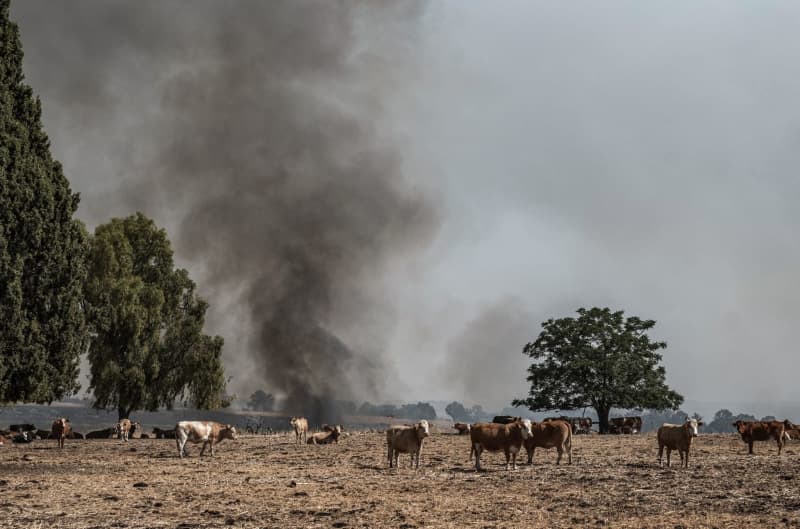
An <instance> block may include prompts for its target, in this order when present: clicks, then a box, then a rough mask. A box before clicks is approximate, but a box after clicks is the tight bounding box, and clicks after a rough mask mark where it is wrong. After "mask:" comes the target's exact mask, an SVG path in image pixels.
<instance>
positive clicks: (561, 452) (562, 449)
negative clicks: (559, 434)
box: [556, 446, 564, 465]
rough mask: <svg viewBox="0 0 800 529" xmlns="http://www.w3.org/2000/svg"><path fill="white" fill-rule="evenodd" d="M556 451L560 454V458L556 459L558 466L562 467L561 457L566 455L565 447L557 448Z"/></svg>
mask: <svg viewBox="0 0 800 529" xmlns="http://www.w3.org/2000/svg"><path fill="white" fill-rule="evenodd" d="M556 451H557V452H558V457H556V465H560V464H561V456H563V455H564V447H563V446H557V447H556Z"/></svg>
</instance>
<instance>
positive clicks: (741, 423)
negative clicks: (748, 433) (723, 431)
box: [733, 420, 746, 433]
mask: <svg viewBox="0 0 800 529" xmlns="http://www.w3.org/2000/svg"><path fill="white" fill-rule="evenodd" d="M733 427H734V428H736V431H737V432H739V433H744V432H745V429H746V428H745V422H744V421H741V420H739V421H736V422H735V423H733Z"/></svg>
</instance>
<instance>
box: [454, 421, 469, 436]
mask: <svg viewBox="0 0 800 529" xmlns="http://www.w3.org/2000/svg"><path fill="white" fill-rule="evenodd" d="M471 428H472V427H471V426H470V425H469V424H468V423H465V422H457V423H455V424H454V425H453V429H454V430H457V431H458V435H467V434H468V433H469V431H470V429H471Z"/></svg>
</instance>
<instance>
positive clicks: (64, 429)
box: [50, 417, 72, 448]
mask: <svg viewBox="0 0 800 529" xmlns="http://www.w3.org/2000/svg"><path fill="white" fill-rule="evenodd" d="M70 431H72V427H71V426H70V424H69V419H65V418H64V417H61V418H58V419H56V420H55V421H53V426H52V427H51V428H50V432H51V435H52V436H53V437H54V438H55V439H57V440H58V447H59V448H64V439H66V438H67V437H69V434H70Z"/></svg>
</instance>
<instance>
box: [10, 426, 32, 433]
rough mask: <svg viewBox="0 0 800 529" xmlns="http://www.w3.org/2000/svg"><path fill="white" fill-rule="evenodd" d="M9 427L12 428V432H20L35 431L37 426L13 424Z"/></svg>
mask: <svg viewBox="0 0 800 529" xmlns="http://www.w3.org/2000/svg"><path fill="white" fill-rule="evenodd" d="M8 429H9V430H11V431H12V432H18V433H22V432H35V431H36V426H34V425H32V424H12V425H11V426H9V427H8Z"/></svg>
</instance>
